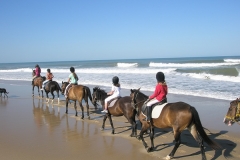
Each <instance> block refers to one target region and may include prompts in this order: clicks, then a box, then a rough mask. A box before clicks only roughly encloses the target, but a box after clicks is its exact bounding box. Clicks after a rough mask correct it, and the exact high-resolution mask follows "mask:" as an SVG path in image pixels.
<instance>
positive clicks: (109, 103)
mask: <svg viewBox="0 0 240 160" xmlns="http://www.w3.org/2000/svg"><path fill="white" fill-rule="evenodd" d="M120 98H122V97H116V98H113V99H111V100H110V101H109V102H108V104H107V105H108V108H109V107H112V106H113V105H114V104H115V102H116V101H117V100H118V99H120Z"/></svg>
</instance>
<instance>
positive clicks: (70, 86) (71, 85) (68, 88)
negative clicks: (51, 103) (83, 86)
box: [66, 84, 77, 94]
mask: <svg viewBox="0 0 240 160" xmlns="http://www.w3.org/2000/svg"><path fill="white" fill-rule="evenodd" d="M74 86H77V84H70V85H69V87H67V90H66V93H67V94H68V91H69V90H70V88H72V87H74Z"/></svg>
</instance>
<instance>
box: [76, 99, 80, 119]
mask: <svg viewBox="0 0 240 160" xmlns="http://www.w3.org/2000/svg"><path fill="white" fill-rule="evenodd" d="M79 105H80V106H81V104H80V103H79ZM74 109H75V112H76V114H75V116H76V117H77V116H78V112H77V101H74Z"/></svg>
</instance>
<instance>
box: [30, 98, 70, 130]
mask: <svg viewBox="0 0 240 160" xmlns="http://www.w3.org/2000/svg"><path fill="white" fill-rule="evenodd" d="M37 101H38V103H37V107H36V105H35V102H34V98H33V115H34V121H35V123H36V125H37V126H38V128H41V127H42V126H43V125H45V126H47V128H48V130H49V133H52V132H53V131H54V129H55V128H56V127H57V126H59V125H60V123H61V121H62V119H64V118H65V116H66V115H65V114H63V116H62V117H60V112H56V111H55V108H54V107H52V108H51V109H50V108H49V105H47V104H46V106H45V107H44V103H43V100H41V99H38V100H37ZM40 101H42V102H40ZM58 108H59V107H58Z"/></svg>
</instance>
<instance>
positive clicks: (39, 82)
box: [32, 76, 46, 98]
mask: <svg viewBox="0 0 240 160" xmlns="http://www.w3.org/2000/svg"><path fill="white" fill-rule="evenodd" d="M45 80H46V77H45V76H43V77H36V78H34V79H33V81H32V96H33V97H34V87H35V86H36V87H37V88H38V96H39V97H40V92H39V88H40V89H42V84H43V81H45ZM41 92H42V98H43V90H41Z"/></svg>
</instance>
